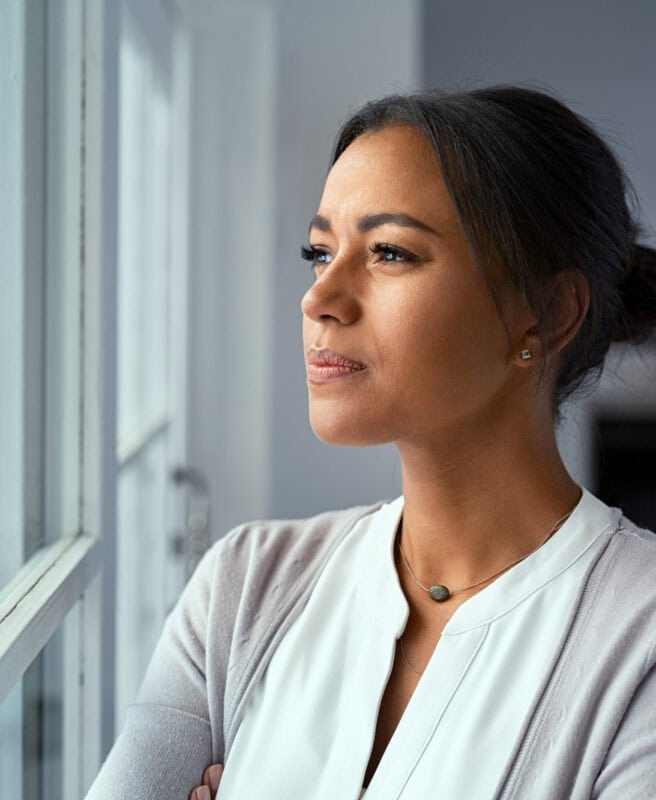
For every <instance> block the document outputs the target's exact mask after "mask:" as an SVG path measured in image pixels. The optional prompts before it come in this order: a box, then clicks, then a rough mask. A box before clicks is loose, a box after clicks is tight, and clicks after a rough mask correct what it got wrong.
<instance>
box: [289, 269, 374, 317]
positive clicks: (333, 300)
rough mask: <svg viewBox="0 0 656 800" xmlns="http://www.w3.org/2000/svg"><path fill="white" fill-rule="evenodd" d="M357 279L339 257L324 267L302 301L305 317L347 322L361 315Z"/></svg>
mask: <svg viewBox="0 0 656 800" xmlns="http://www.w3.org/2000/svg"><path fill="white" fill-rule="evenodd" d="M356 283H357V278H356V277H355V276H354V274H353V270H352V269H349V265H347V264H345V263H344V261H343V260H342V259H340V260H339V261H338V260H335V261H333V262H331V263H330V264H329V265H328V266H326V267H325V268H324V269H323V271H322V272H321V274H320V275H319V276H318V277H317V279H316V281H315V282H314V283H313V284H312V286H310V288H309V289H308V290H307V292H306V293H305V295H304V297H303V299H302V300H301V311H302V312H303V314H304V316H306V317H307V318H308V319H311V320H313V321H315V322H319V321H327V320H331V319H332V320H336V321H337V322H339V323H340V324H341V325H350V324H352V323H353V322H355V321H356V320H357V319H358V317H359V316H360V314H361V301H360V298H359V291H358V288H357V286H356Z"/></svg>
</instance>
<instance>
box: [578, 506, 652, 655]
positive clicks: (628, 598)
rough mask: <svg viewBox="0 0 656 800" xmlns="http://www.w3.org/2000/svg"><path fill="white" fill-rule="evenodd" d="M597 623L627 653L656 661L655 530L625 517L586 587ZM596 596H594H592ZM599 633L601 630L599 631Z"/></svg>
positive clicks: (614, 531) (612, 534) (619, 521)
mask: <svg viewBox="0 0 656 800" xmlns="http://www.w3.org/2000/svg"><path fill="white" fill-rule="evenodd" d="M586 588H587V594H588V597H589V598H590V603H589V604H588V605H589V606H590V605H593V604H594V617H595V618H596V623H597V625H599V626H600V628H604V629H605V630H606V634H605V635H606V636H607V637H608V638H609V639H612V640H613V641H614V642H615V643H616V645H619V646H620V650H621V651H623V652H624V654H625V657H626V655H628V652H629V651H630V650H632V649H633V648H636V647H637V648H638V650H639V651H640V652H642V653H645V654H647V664H648V665H653V664H654V663H655V662H656V534H655V533H653V532H652V531H649V530H646V529H644V528H640V527H639V526H638V525H636V524H635V523H633V522H632V521H631V520H629V519H627V518H626V517H624V516H621V517H620V518H619V520H618V523H617V525H616V527H615V529H614V530H613V531H612V532H611V533H610V535H609V537H608V546H607V547H606V548H605V549H604V551H603V553H602V554H601V556H600V558H599V561H598V562H597V564H596V566H595V568H594V569H593V571H592V573H591V575H590V579H589V581H588V585H587V587H586ZM592 598H594V600H592ZM599 633H601V630H599Z"/></svg>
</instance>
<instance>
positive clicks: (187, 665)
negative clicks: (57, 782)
mask: <svg viewBox="0 0 656 800" xmlns="http://www.w3.org/2000/svg"><path fill="white" fill-rule="evenodd" d="M216 555H217V545H214V547H213V548H211V549H210V550H209V551H208V552H207V553H206V555H205V556H204V557H203V559H202V561H201V562H200V564H199V565H198V567H197V569H196V571H195V572H194V574H193V576H192V577H191V579H190V581H189V583H188V584H187V586H186V587H185V589H184V591H183V592H182V594H181V596H180V599H179V600H178V602H177V604H176V606H175V607H174V609H173V611H172V612H171V613H170V615H169V616H168V618H167V620H166V623H165V625H164V629H163V632H162V635H161V637H160V639H159V642H158V644H157V646H156V648H155V651H154V653H153V656H152V658H151V661H150V664H149V666H148V669H147V671H146V675H145V677H144V680H143V683H142V686H141V689H140V691H139V695H138V697H137V701H136V703H135V704H134V705H133V706H131V707H130V708H129V709H128V712H127V716H126V722H125V726H124V727H123V730H122V731H121V733H120V735H119V737H118V739H117V741H116V743H115V744H114V747H113V748H112V750H111V752H110V753H109V756H108V757H107V759H106V761H105V763H104V764H103V766H102V769H101V771H100V773H99V775H98V777H97V778H96V780H95V781H94V783H93V785H92V786H91V789H90V790H89V792H88V794H87V795H86V800H110V798H111V800H141V799H142V798H143V800H146V798H157V800H185V799H186V797H187V796H188V794H189V792H191V790H192V789H193V787H194V786H197V785H198V783H199V782H200V779H201V776H202V773H203V770H204V769H205V768H206V767H207V766H208V765H209V764H210V763H212V752H213V746H212V728H211V724H210V709H209V707H208V692H207V680H206V677H207V676H206V653H207V633H208V618H209V614H210V605H211V603H212V599H213V592H212V587H213V583H214V579H215V574H214V572H215V571H214V564H215V562H216Z"/></svg>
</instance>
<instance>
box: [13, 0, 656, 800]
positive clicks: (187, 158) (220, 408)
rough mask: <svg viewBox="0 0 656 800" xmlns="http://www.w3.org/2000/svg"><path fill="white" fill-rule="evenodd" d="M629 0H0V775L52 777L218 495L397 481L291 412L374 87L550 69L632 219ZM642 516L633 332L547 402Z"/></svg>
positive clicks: (647, 20)
mask: <svg viewBox="0 0 656 800" xmlns="http://www.w3.org/2000/svg"><path fill="white" fill-rule="evenodd" d="M655 39H656V7H655V6H654V5H653V3H651V2H648V0H629V2H623V3H619V2H611V0H595V1H594V2H592V0H578V1H577V2H574V3H573V2H571V1H569V2H565V0H552V2H550V3H538V2H533V1H531V2H527V0H498V2H495V3H489V2H483V0H458V2H450V3H449V2H436V1H435V0H332V2H330V3H327V2H319V0H214V1H212V0H121V2H119V1H118V0H62V2H54V0H30V1H29V2H27V0H0V108H1V109H2V113H1V114H0V231H1V235H0V274H1V276H2V280H1V281H0V386H1V387H2V388H1V390H0V453H1V454H2V463H0V548H1V552H2V554H3V557H2V559H0V700H1V703H0V788H1V791H2V796H3V797H4V796H7V797H9V796H11V797H24V798H40V799H42V798H63V797H65V798H69V799H70V798H77V797H82V796H83V794H84V791H85V788H86V787H87V786H88V785H89V783H90V781H91V780H92V778H93V775H94V774H95V772H96V771H97V768H98V765H99V763H100V760H101V758H102V757H103V756H104V754H105V753H106V752H107V750H108V748H109V747H110V746H111V743H112V741H113V739H114V737H115V734H116V733H117V732H118V730H119V729H120V727H121V725H122V722H123V719H124V715H125V709H126V707H127V705H128V704H129V703H131V702H132V701H133V700H134V697H135V695H136V691H137V689H138V686H139V684H140V681H141V678H142V675H143V671H144V669H145V666H146V664H147V663H148V659H149V658H150V655H151V653H152V649H153V647H154V644H155V642H156V641H157V638H158V635H159V632H160V630H161V627H162V624H163V621H164V618H165V616H166V614H167V613H168V611H169V610H170V608H171V606H172V604H173V603H174V602H175V599H176V598H177V596H178V595H179V592H180V590H181V588H182V586H183V585H184V582H185V581H186V579H187V577H188V575H189V574H190V572H191V571H192V570H193V568H194V566H195V564H196V563H197V561H198V559H199V557H200V556H201V555H202V553H203V552H204V550H205V549H206V548H207V546H208V545H209V544H210V543H211V542H213V541H215V540H216V539H217V538H218V537H220V536H222V535H224V534H225V533H226V532H227V531H228V530H229V529H230V528H231V527H233V526H234V525H237V524H238V523H240V522H243V521H246V520H251V519H255V518H262V517H298V516H307V515H310V514H314V513H317V512H319V511H321V510H324V509H328V508H338V507H346V506H349V505H354V504H361V503H368V502H373V501H375V500H377V499H380V498H384V497H395V496H397V495H398V494H399V493H400V488H401V487H400V475H399V469H398V466H397V462H396V458H395V452H394V450H393V448H391V447H381V448H371V449H366V450H350V449H349V450H346V449H337V448H331V447H328V446H326V445H323V444H321V443H320V442H318V441H317V440H316V439H315V438H314V436H313V434H312V432H311V429H310V427H309V424H308V418H307V408H306V390H305V373H304V367H303V353H302V346H301V336H300V332H301V313H300V307H299V303H300V299H301V297H302V295H303V293H304V291H305V290H306V288H307V287H308V286H309V285H310V281H311V275H310V271H309V270H308V268H307V265H306V264H305V263H304V262H301V260H300V259H299V257H298V252H299V247H300V245H301V244H302V243H303V242H304V241H305V240H306V236H307V225H308V222H309V220H310V218H311V216H312V215H313V214H314V212H315V210H316V207H317V204H318V201H319V197H320V193H321V189H322V183H323V180H324V177H325V174H326V171H327V168H328V164H329V156H330V150H331V146H332V143H333V140H334V137H335V134H336V131H337V129H338V127H339V125H340V122H341V121H343V120H344V119H345V118H346V116H347V115H348V114H349V112H351V111H353V110H355V109H356V108H357V107H358V106H359V105H360V104H362V103H363V102H365V101H366V100H369V99H371V98H373V97H376V96H381V95H384V94H388V93H390V92H394V91H405V90H412V89H419V88H440V89H462V88H473V87H476V86H480V85H484V84H490V83H498V82H512V83H522V84H526V85H529V86H533V87H537V88H545V89H548V90H552V91H555V92H556V93H557V94H558V96H559V97H560V98H561V99H563V100H564V101H565V102H567V103H568V104H569V105H570V106H571V107H572V108H573V109H574V110H576V111H577V112H580V113H581V114H583V115H584V116H586V117H588V118H589V119H590V120H591V121H592V122H593V123H594V124H595V125H596V127H597V128H598V129H599V130H600V131H601V133H602V134H604V135H605V137H606V138H607V140H609V141H610V143H611V145H612V146H613V147H614V148H615V150H616V151H617V152H618V153H619V155H620V157H621V159H622V161H623V163H624V164H625V165H626V167H627V169H628V171H629V174H630V175H631V177H632V179H633V182H634V184H635V187H636V190H637V193H638V196H639V198H640V201H641V213H642V220H643V223H644V226H645V229H646V231H647V232H648V234H649V235H650V236H651V241H652V243H653V242H654V239H653V233H654V231H655V230H656V149H655V148H654V146H653V143H654V141H655V140H656V107H655V106H654V102H653V100H654V87H655V82H656V71H655V70H656V67H655V64H654V58H653V42H654V40H655ZM559 435H560V441H561V447H562V451H563V454H564V457H565V459H566V461H567V463H568V465H569V466H570V469H571V470H572V472H573V474H574V476H575V478H576V479H577V480H579V481H580V482H581V483H582V484H584V485H585V486H587V487H588V488H590V489H592V490H593V491H595V492H597V493H598V494H600V496H602V497H603V498H604V499H605V500H606V501H607V502H609V503H611V504H618V505H622V506H623V507H624V508H625V510H626V511H627V513H628V514H629V516H632V517H633V518H634V519H635V520H636V521H638V522H640V523H642V524H644V525H648V526H650V527H652V528H654V529H656V347H655V346H654V343H653V342H646V343H645V344H644V345H642V346H641V347H640V348H638V349H635V348H633V349H630V348H616V349H614V350H613V351H612V352H611V354H610V356H609V359H608V366H607V369H606V370H605V372H604V375H603V377H602V380H601V382H600V383H599V384H598V385H597V386H596V388H595V389H594V390H593V391H591V392H589V393H587V394H585V395H583V396H579V397H577V398H576V399H575V400H574V401H573V402H572V403H570V404H569V406H568V408H567V409H566V411H565V419H564V422H563V425H562V426H561V429H560V434H559Z"/></svg>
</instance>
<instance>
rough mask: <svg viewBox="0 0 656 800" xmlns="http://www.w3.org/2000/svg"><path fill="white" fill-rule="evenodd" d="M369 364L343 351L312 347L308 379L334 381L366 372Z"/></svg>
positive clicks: (308, 360) (308, 358)
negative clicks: (350, 356)
mask: <svg viewBox="0 0 656 800" xmlns="http://www.w3.org/2000/svg"><path fill="white" fill-rule="evenodd" d="M366 369H367V365H366V364H363V363H362V362H361V361H356V360H355V359H353V358H349V356H346V355H344V354H342V353H338V352H336V351H335V350H329V349H326V348H322V349H318V348H314V347H311V348H310V350H309V351H308V354H307V363H306V371H307V379H308V381H309V382H310V383H332V382H333V381H338V380H342V379H343V378H350V377H352V376H353V375H357V374H359V373H361V372H364V371H365V370H366Z"/></svg>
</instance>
